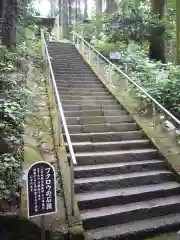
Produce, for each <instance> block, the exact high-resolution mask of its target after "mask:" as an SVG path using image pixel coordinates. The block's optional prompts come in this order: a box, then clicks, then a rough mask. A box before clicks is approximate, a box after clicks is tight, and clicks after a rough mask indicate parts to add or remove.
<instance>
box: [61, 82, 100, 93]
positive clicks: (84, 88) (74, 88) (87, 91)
mask: <svg viewBox="0 0 180 240" xmlns="http://www.w3.org/2000/svg"><path fill="white" fill-rule="evenodd" d="M82 86H83V85H82ZM57 88H58V90H59V91H72V92H83V93H84V94H85V93H91V92H94V93H95V92H100V91H101V90H102V88H100V87H98V88H94V89H90V88H86V87H83V88H82V87H81V88H78V87H71V89H70V90H69V88H64V87H61V85H59V84H58V85H57Z"/></svg>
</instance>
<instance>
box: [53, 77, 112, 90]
mask: <svg viewBox="0 0 180 240" xmlns="http://www.w3.org/2000/svg"><path fill="white" fill-rule="evenodd" d="M56 84H57V85H58V86H59V85H60V86H61V87H62V88H68V89H69V90H73V89H74V88H80V89H82V88H83V89H89V90H91V91H93V90H94V89H96V88H98V89H99V90H100V92H104V90H105V87H104V86H103V85H102V84H100V83H98V84H97V81H96V80H95V81H88V82H87V81H86V80H79V79H77V80H76V81H73V80H64V79H61V80H58V81H56ZM105 92H108V91H105Z"/></svg>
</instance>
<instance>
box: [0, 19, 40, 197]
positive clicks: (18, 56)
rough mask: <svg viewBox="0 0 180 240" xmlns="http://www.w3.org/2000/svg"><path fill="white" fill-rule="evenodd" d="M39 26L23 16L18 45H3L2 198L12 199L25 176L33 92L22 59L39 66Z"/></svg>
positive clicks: (0, 118) (0, 54)
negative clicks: (26, 130) (26, 134)
mask: <svg viewBox="0 0 180 240" xmlns="http://www.w3.org/2000/svg"><path fill="white" fill-rule="evenodd" d="M31 20H32V19H31ZM28 21H29V19H28ZM27 26H28V27H27ZM36 30H37V26H36V25H35V23H34V24H33V22H32V21H31V25H29V23H28V24H27V22H26V18H24V17H21V20H20V21H19V23H18V24H17V45H16V48H14V49H7V48H6V47H5V46H3V45H0V73H1V74H0V88H1V89H0V90H1V93H2V94H1V99H0V112H1V115H0V137H1V138H0V144H1V146H0V151H1V154H0V171H1V175H0V200H2V199H9V198H10V197H11V196H12V194H14V193H15V192H16V191H18V189H19V184H20V181H21V177H22V164H23V161H24V150H23V148H24V146H23V145H24V143H23V134H24V126H25V117H26V116H27V115H30V114H31V112H30V111H29V109H28V106H27V99H28V100H30V99H31V92H30V91H29V90H28V89H27V87H26V79H25V78H26V73H25V72H23V69H22V68H21V67H20V65H19V62H23V61H25V60H26V61H27V60H28V62H29V63H30V62H32V61H33V62H34V63H35V64H38V66H39V64H40V60H41V42H40V40H38V39H37V38H36V37H35V36H34V32H35V31H36ZM17 194H18V192H17Z"/></svg>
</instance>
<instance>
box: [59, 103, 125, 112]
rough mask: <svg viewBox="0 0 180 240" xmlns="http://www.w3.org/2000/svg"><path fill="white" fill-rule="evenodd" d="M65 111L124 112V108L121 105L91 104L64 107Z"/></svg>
mask: <svg viewBox="0 0 180 240" xmlns="http://www.w3.org/2000/svg"><path fill="white" fill-rule="evenodd" d="M63 109H64V110H65V111H89V110H92V111H94V110H98V111H99V110H102V111H104V110H122V109H123V107H122V105H120V104H114V105H96V104H95V105H90V104H86V103H85V104H83V105H63Z"/></svg>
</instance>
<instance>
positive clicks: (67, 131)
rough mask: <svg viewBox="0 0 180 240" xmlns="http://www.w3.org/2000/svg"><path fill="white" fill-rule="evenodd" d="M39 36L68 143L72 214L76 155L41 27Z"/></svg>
mask: <svg viewBox="0 0 180 240" xmlns="http://www.w3.org/2000/svg"><path fill="white" fill-rule="evenodd" d="M41 36H42V39H43V45H44V47H45V53H46V56H47V61H48V65H49V70H50V76H51V80H52V86H53V88H54V93H55V97H56V100H57V107H58V112H59V117H60V119H61V122H62V126H63V128H64V133H65V136H66V140H67V145H68V148H69V154H70V168H71V169H70V170H71V212H72V215H74V173H73V165H76V164H77V161H76V157H75V154H74V150H73V146H72V142H71V138H70V135H69V130H68V127H67V123H66V119H65V115H64V111H63V107H62V103H61V99H60V96H59V92H58V88H57V85H56V80H55V77H54V72H53V69H52V64H51V58H50V55H49V51H48V47H47V44H46V41H45V37H44V32H43V30H42V29H41Z"/></svg>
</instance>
